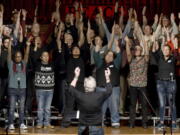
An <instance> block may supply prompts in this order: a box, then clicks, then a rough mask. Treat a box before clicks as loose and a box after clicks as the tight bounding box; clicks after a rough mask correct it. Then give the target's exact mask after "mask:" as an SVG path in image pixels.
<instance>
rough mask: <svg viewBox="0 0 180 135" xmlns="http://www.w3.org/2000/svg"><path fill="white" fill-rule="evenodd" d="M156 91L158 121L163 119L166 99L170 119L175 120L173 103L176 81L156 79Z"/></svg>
mask: <svg viewBox="0 0 180 135" xmlns="http://www.w3.org/2000/svg"><path fill="white" fill-rule="evenodd" d="M157 93H158V97H159V103H160V108H159V115H160V121H164V115H165V106H166V102H167V101H168V105H169V106H170V108H171V114H172V120H173V121H176V105H175V96H176V81H162V80H157ZM166 100H167V101H166Z"/></svg>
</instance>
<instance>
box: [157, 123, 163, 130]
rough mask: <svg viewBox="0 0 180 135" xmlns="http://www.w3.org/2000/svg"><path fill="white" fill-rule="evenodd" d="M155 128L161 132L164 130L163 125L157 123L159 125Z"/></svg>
mask: <svg viewBox="0 0 180 135" xmlns="http://www.w3.org/2000/svg"><path fill="white" fill-rule="evenodd" d="M156 128H157V129H159V130H162V129H164V128H165V127H164V124H162V123H159V124H158V125H157V126H156Z"/></svg>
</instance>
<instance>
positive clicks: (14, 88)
mask: <svg viewBox="0 0 180 135" xmlns="http://www.w3.org/2000/svg"><path fill="white" fill-rule="evenodd" d="M29 40H30V39H28V41H27V42H26V44H27V45H26V51H25V55H24V59H23V56H22V53H21V51H20V50H17V49H16V50H15V52H14V56H13V58H12V53H11V47H12V41H11V39H10V38H9V39H8V40H7V42H8V69H9V85H8V95H9V98H10V109H9V118H8V123H9V126H8V129H9V130H14V129H15V127H14V111H15V108H16V102H18V101H19V118H20V119H19V124H20V129H27V126H26V125H25V124H24V104H25V97H26V64H27V61H28V56H29V50H30V41H29ZM18 46H21V47H22V43H18Z"/></svg>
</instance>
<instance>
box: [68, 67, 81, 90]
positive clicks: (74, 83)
mask: <svg viewBox="0 0 180 135" xmlns="http://www.w3.org/2000/svg"><path fill="white" fill-rule="evenodd" d="M80 71H81V70H80V68H79V67H76V68H75V70H74V74H75V76H74V79H73V80H72V82H71V84H70V85H71V86H73V87H76V83H77V81H78V78H79V75H80Z"/></svg>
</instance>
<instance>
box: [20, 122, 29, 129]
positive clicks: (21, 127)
mask: <svg viewBox="0 0 180 135" xmlns="http://www.w3.org/2000/svg"><path fill="white" fill-rule="evenodd" d="M27 128H28V127H27V126H26V125H24V123H22V124H21V125H20V129H22V130H26V129H27Z"/></svg>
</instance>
